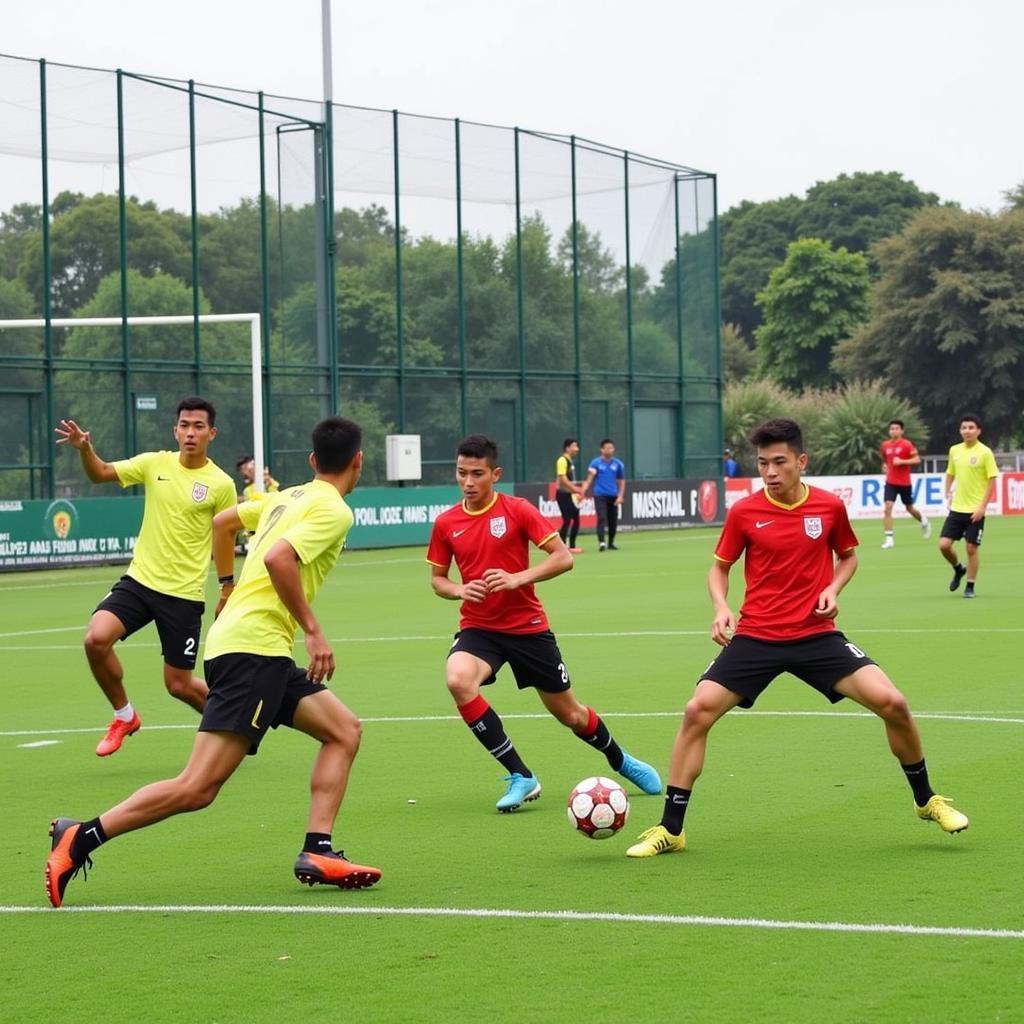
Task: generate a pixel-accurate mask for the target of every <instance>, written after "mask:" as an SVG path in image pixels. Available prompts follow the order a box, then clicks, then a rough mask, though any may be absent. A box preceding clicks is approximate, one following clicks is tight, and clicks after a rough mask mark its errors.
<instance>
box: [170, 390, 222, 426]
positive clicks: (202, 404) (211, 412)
mask: <svg viewBox="0 0 1024 1024" xmlns="http://www.w3.org/2000/svg"><path fill="white" fill-rule="evenodd" d="M186 409H187V410H188V411H189V412H194V411H195V410H197V409H202V410H203V412H205V413H206V419H207V421H208V422H209V424H210V426H211V427H212V426H213V425H214V424H215V423H216V422H217V410H216V409H214V407H213V403H212V402H208V401H207V400H206V399H205V398H199V397H198V395H190V396H189V397H188V398H183V399H182V400H181V401H180V402H179V403H178V411H177V412H176V413H175V414H174V418H175V419H176V420H177V419H180V418H181V414H182V413H183V412H184V411H185V410H186Z"/></svg>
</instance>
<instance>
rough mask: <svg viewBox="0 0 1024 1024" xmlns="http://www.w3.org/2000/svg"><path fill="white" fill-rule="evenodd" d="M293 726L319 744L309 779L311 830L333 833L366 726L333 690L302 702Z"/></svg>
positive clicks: (311, 696)
mask: <svg viewBox="0 0 1024 1024" xmlns="http://www.w3.org/2000/svg"><path fill="white" fill-rule="evenodd" d="M292 727H293V728H295V729H298V730H299V731H300V732H304V733H305V734H306V735H307V736H312V737H313V739H315V740H318V741H319V742H320V750H319V751H318V752H317V755H316V760H315V761H314V762H313V771H312V774H311V776H310V780H309V791H310V803H309V829H308V830H309V831H310V832H328V833H329V832H330V831H331V830H332V829H333V828H334V819H335V818H337V816H338V809H339V808H340V807H341V801H342V800H343V799H344V797H345V789H346V787H347V786H348V778H349V773H350V772H351V770H352V762H353V761H354V760H355V757H356V753H357V752H358V751H359V742H360V740H361V739H362V734H363V727H362V723H361V722H360V721H359V719H358V718H357V717H356V716H355V714H353V712H352V711H351V710H350V709H349V708H348V707H346V706H345V705H344V704H343V703H342V702H341V701H340V700H338V698H337V697H336V696H335V695H334V694H333V693H331V692H330V690H322V691H321V692H319V693H313V694H310V695H309V696H308V697H303V698H302V700H300V701H299V706H298V707H297V708H296V710H295V717H294V719H293V720H292Z"/></svg>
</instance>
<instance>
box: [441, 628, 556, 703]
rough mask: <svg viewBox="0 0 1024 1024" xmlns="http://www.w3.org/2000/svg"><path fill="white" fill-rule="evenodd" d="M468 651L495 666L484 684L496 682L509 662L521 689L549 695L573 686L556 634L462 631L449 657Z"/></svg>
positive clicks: (546, 632) (457, 636)
mask: <svg viewBox="0 0 1024 1024" xmlns="http://www.w3.org/2000/svg"><path fill="white" fill-rule="evenodd" d="M459 651H464V652H465V653H466V654H472V655H474V657H477V658H479V659H480V660H481V661H486V662H487V664H488V665H490V666H491V674H490V675H489V676H488V677H487V678H486V679H485V680H484V682H483V685H484V686H487V685H488V684H489V683H493V682H494V680H495V677H496V676H497V674H498V669H500V668H501V666H502V665H504V664H505V663H506V662H507V663H508V666H509V668H511V669H512V675H514V676H515V678H516V686H518V687H519V689H520V690H526V689H529V688H530V687H531V686H533V687H536V688H537V689H538V690H543V691H544V692H545V693H563V692H565V691H566V690H568V689H569V687H570V686H571V685H572V684H571V683H570V682H569V670H568V669H567V668H566V667H565V662H564V661H562V653H561V651H559V649H558V643H557V641H556V640H555V634H554V633H552V632H551V630H546V631H545V632H543V633H496V632H493V631H491V630H489V629H461V630H459V632H458V633H456V634H455V643H453V644H452V646H451V650H449V651H448V655H449V657H450V656H451V655H453V654H457V653H458V652H459Z"/></svg>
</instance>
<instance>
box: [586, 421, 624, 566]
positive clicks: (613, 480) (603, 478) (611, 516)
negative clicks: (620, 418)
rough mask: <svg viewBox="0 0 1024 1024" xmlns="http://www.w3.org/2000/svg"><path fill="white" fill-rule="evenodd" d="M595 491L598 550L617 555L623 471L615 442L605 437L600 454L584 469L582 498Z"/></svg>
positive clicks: (622, 493)
mask: <svg viewBox="0 0 1024 1024" xmlns="http://www.w3.org/2000/svg"><path fill="white" fill-rule="evenodd" d="M591 488H593V490H594V508H595V509H596V511H597V550H598V551H604V549H605V548H606V547H607V548H608V549H609V550H610V551H618V550H619V549H618V548H617V547H616V545H615V529H616V527H617V526H618V523H619V506H620V505H621V504H622V498H623V496H624V495H625V493H626V467H625V466H624V465H623V464H622V460H621V459H617V458H615V442H614V441H613V440H612V439H611V438H608V437H606V438H605V439H604V440H603V441H602V442H601V454H600V455H599V456H598V457H597V458H596V459H594V460H593V461H592V462H591V463H590V465H589V466H588V467H587V479H586V480H585V481H584V482H583V494H582V495H581V497H585V496H586V493H587V491H588V490H590V489H591ZM606 526H607V528H608V543H607V544H605V542H604V532H605V527H606Z"/></svg>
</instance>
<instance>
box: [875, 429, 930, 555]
mask: <svg viewBox="0 0 1024 1024" xmlns="http://www.w3.org/2000/svg"><path fill="white" fill-rule="evenodd" d="M881 453H882V465H883V467H884V469H885V494H884V499H885V509H884V511H883V513H882V524H883V527H882V528H883V529H884V530H885V540H884V541H883V543H882V548H883V550H884V549H886V548H892V547H895V546H896V540H895V538H894V536H893V532H892V506H893V504H894V503H895V501H896V499H897V498H899V499H900V501H902V502H903V507H904V508H905V509H906V510H907V511H908V512H909V513H910V514H911V515H912V516H913V517H914V518H915V519H916V520H917V521H918V522H919V523H920V524H921V535H922V536H923V537H924V539H925V540H927V539H928V538H929V537H930V536H931V535H932V524H931V523H929V522H928V517H927V516H925V515H923V514H922V513H921V512H919V511H918V510H917V509H916V508H915V507H914V491H913V488H912V487H911V485H910V467H911V466H920V465H921V456H920V455H918V453H917V449H916V448H915V447H914V445H913V443H912V442H911V441H910V440H909V439H908V438H906V437H904V436H903V420H889V440H888V441H883V442H882V447H881Z"/></svg>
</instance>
